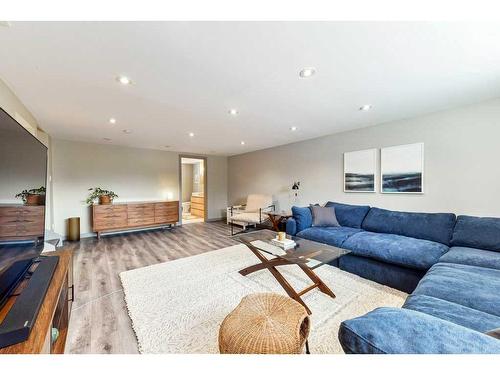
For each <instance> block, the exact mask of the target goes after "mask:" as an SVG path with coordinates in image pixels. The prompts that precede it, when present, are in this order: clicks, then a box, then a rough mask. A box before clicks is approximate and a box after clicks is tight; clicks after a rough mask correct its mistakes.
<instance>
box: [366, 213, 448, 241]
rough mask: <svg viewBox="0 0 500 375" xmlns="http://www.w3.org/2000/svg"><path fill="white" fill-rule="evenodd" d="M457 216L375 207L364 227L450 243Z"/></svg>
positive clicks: (373, 230) (367, 216)
mask: <svg viewBox="0 0 500 375" xmlns="http://www.w3.org/2000/svg"><path fill="white" fill-rule="evenodd" d="M455 218H456V217H455V214H433V213H419V212H399V211H390V210H383V209H381V208H375V207H374V208H371V209H370V212H368V214H367V215H366V218H365V220H364V221H363V225H362V228H363V229H364V230H368V231H370V232H378V233H391V234H399V235H401V236H407V237H414V238H419V239H421V240H429V241H434V242H440V243H442V244H445V245H449V243H450V239H451V235H452V231H453V227H454V226H455Z"/></svg>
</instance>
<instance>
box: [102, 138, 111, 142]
mask: <svg viewBox="0 0 500 375" xmlns="http://www.w3.org/2000/svg"><path fill="white" fill-rule="evenodd" d="M102 140H103V141H106V142H111V138H103V139H102Z"/></svg>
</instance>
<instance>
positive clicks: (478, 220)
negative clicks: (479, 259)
mask: <svg viewBox="0 0 500 375" xmlns="http://www.w3.org/2000/svg"><path fill="white" fill-rule="evenodd" d="M451 244H452V246H465V247H474V248H477V249H483V250H491V251H500V218H495V217H475V216H466V215H460V216H459V217H458V218H457V224H456V225H455V229H454V231H453V237H452V239H451Z"/></svg>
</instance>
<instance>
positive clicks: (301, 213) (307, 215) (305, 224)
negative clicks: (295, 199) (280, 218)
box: [292, 206, 313, 232]
mask: <svg viewBox="0 0 500 375" xmlns="http://www.w3.org/2000/svg"><path fill="white" fill-rule="evenodd" d="M292 215H293V218H294V219H295V222H296V230H297V232H300V231H301V230H304V229H306V228H309V227H310V226H311V225H312V220H313V219H312V214H311V209H310V208H309V207H297V206H293V207H292Z"/></svg>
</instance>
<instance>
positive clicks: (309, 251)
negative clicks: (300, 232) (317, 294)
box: [235, 229, 350, 315]
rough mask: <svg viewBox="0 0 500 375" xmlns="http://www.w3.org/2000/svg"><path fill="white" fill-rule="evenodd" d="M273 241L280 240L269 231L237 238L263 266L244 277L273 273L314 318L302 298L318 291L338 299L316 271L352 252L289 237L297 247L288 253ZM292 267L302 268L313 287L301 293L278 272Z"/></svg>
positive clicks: (251, 270) (243, 270) (248, 270)
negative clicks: (286, 266)
mask: <svg viewBox="0 0 500 375" xmlns="http://www.w3.org/2000/svg"><path fill="white" fill-rule="evenodd" d="M273 238H276V232H274V231H272V230H268V229H263V230H259V231H256V232H251V233H246V234H242V235H238V236H235V239H236V240H237V241H239V242H241V243H243V244H245V245H246V246H247V247H248V249H249V250H250V251H251V252H252V253H253V254H254V255H255V256H256V257H257V258H258V259H259V260H260V263H257V264H254V265H253V266H250V267H247V268H244V269H242V270H241V271H239V272H240V274H242V275H243V276H246V275H248V274H250V273H252V272H256V271H260V270H264V269H267V270H269V272H271V274H272V275H273V276H274V278H275V279H276V281H278V283H279V284H280V285H281V286H282V287H283V289H284V290H285V292H286V293H287V294H288V295H289V296H290V297H291V298H293V299H294V300H296V301H297V302H299V303H300V304H302V306H304V307H305V309H306V311H307V313H308V314H309V315H310V314H311V310H310V309H309V307H308V306H307V305H306V304H305V302H304V301H303V300H302V298H301V297H302V296H303V295H304V294H306V293H307V292H310V291H311V290H313V289H316V288H318V289H319V290H320V291H321V292H323V293H325V294H326V295H328V296H330V297H332V298H335V294H334V293H333V292H332V291H331V289H330V288H329V287H328V286H327V285H326V284H325V283H324V282H323V281H322V280H321V279H320V278H319V277H318V275H316V274H315V273H314V269H316V268H318V267H320V266H322V265H324V264H327V263H329V262H332V261H334V260H335V259H338V258H340V257H342V256H344V255H347V254H349V253H350V251H349V250H346V249H342V248H339V247H335V246H330V245H327V244H322V243H320V242H315V241H310V240H306V239H304V238H300V237H295V236H289V235H287V238H290V239H292V240H294V241H295V243H296V246H295V248H294V249H290V250H286V251H284V250H282V249H281V248H279V247H278V246H275V245H273V244H272V242H271V240H272V239H273ZM266 255H272V256H274V258H270V259H269V258H268V257H266ZM290 264H295V265H297V266H298V267H300V269H301V270H302V271H303V272H304V273H305V274H306V275H307V276H308V277H309V278H310V279H311V281H312V282H313V283H312V284H311V285H310V286H308V287H307V288H305V289H303V290H301V291H296V290H295V289H294V288H293V287H292V286H291V285H290V283H289V282H288V281H287V280H286V279H285V277H284V276H283V275H282V274H281V273H280V272H279V271H278V269H277V267H279V266H285V265H290Z"/></svg>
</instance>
